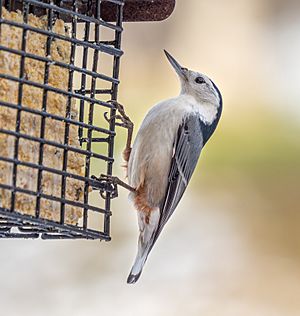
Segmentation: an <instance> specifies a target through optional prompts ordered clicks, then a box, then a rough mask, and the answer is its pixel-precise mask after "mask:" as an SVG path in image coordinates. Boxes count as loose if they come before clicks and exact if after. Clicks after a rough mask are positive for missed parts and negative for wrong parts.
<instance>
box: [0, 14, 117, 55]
mask: <svg viewBox="0 0 300 316" xmlns="http://www.w3.org/2000/svg"><path fill="white" fill-rule="evenodd" d="M0 23H3V24H7V25H11V26H15V27H19V28H21V29H23V30H29V31H33V32H36V33H39V34H42V35H46V36H49V35H52V36H53V38H55V39H60V40H63V41H66V42H70V43H73V44H76V45H78V46H83V47H88V48H92V49H97V50H100V51H101V52H103V53H107V54H109V55H118V56H120V55H122V54H123V52H122V51H121V50H116V49H115V48H112V47H111V46H108V45H104V44H100V43H99V45H95V44H92V43H90V42H84V41H80V40H78V39H76V38H71V37H67V36H64V35H61V34H58V33H53V32H52V33H50V32H49V31H46V30H42V29H38V28H36V27H33V26H30V25H28V24H22V23H19V22H15V21H9V20H5V19H0Z"/></svg>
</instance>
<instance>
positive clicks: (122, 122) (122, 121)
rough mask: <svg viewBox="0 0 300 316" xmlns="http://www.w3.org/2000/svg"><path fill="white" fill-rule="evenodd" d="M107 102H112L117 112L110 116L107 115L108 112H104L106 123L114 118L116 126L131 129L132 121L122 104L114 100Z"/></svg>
mask: <svg viewBox="0 0 300 316" xmlns="http://www.w3.org/2000/svg"><path fill="white" fill-rule="evenodd" d="M108 103H111V104H113V105H114V106H115V107H116V109H117V111H118V112H119V114H115V115H112V116H111V117H108V116H107V115H108V113H107V112H105V113H104V117H105V119H106V121H107V122H108V123H110V122H111V121H112V120H115V125H116V126H121V127H124V128H126V129H128V130H133V123H132V121H131V119H130V118H129V116H128V115H127V114H126V112H125V110H124V106H123V105H122V104H120V103H119V102H117V101H114V100H110V101H108Z"/></svg>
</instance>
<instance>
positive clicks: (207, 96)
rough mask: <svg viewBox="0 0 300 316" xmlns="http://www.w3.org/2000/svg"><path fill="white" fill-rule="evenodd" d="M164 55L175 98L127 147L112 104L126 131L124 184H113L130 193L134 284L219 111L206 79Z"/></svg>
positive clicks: (150, 116) (152, 113)
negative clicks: (174, 80)
mask: <svg viewBox="0 0 300 316" xmlns="http://www.w3.org/2000/svg"><path fill="white" fill-rule="evenodd" d="M164 52H165V55H166V57H167V59H168V61H169V62H170V64H171V66H172V67H173V69H174V70H175V72H176V73H177V75H178V78H179V81H180V85H181V91H180V94H179V95H178V96H177V97H174V98H170V99H167V100H164V101H161V102H159V103H158V104H156V105H154V106H153V107H152V108H151V109H150V110H149V112H148V113H147V114H146V116H145V118H144V120H143V122H142V124H141V126H140V128H139V130H138V132H137V135H136V137H135V140H134V143H133V146H132V147H131V138H132V128H133V123H132V122H131V121H130V119H129V118H128V117H127V116H126V115H125V112H124V108H123V106H120V105H118V104H117V105H118V106H117V108H118V109H119V111H120V113H121V114H122V115H121V116H122V117H123V120H122V121H123V122H125V121H126V122H127V123H126V124H125V127H127V128H128V139H127V145H126V148H125V150H124V152H123V157H124V159H125V161H126V166H127V177H128V184H125V183H124V182H122V181H121V180H118V181H116V183H119V184H120V185H123V186H124V187H125V188H127V189H128V190H129V191H130V193H129V198H130V200H132V201H133V204H134V206H135V208H136V210H137V217H138V226H139V238H138V249H137V255H136V258H135V260H134V263H133V266H132V269H131V271H130V273H129V276H128V278H127V283H129V284H133V283H136V282H137V280H138V279H139V277H140V276H141V273H142V270H143V267H144V264H145V262H146V260H147V258H148V255H149V253H150V251H151V250H152V248H153V246H154V244H155V243H156V241H157V239H158V237H159V235H160V234H161V232H162V230H163V228H164V226H165V224H166V223H167V222H168V220H169V219H170V217H171V215H172V214H173V212H174V211H175V209H176V207H177V205H178V203H179V201H180V200H181V198H182V196H183V194H184V192H185V190H186V188H187V185H188V183H189V181H190V179H191V177H192V174H193V172H194V170H195V167H196V165H197V162H198V159H199V156H200V153H201V151H202V149H203V147H204V146H205V144H206V143H207V141H208V140H209V139H210V137H211V136H212V134H213V133H214V131H215V129H216V127H217V125H218V122H219V120H220V117H221V113H222V108H223V101H222V96H221V93H220V91H219V89H218V88H217V86H216V85H215V83H214V82H213V81H212V80H211V79H209V78H208V77H207V76H206V75H204V74H202V73H199V72H196V71H193V70H189V69H188V68H185V67H182V66H181V65H180V64H179V63H178V62H177V61H176V60H175V58H174V57H172V56H171V54H169V53H168V52H167V51H166V50H164ZM121 116H118V118H121ZM119 125H120V124H119ZM123 126H124V124H123Z"/></svg>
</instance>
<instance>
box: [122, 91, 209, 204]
mask: <svg viewBox="0 0 300 316" xmlns="http://www.w3.org/2000/svg"><path fill="white" fill-rule="evenodd" d="M200 110H201V107H199V104H198V103H197V102H196V100H195V99H194V98H193V97H191V96H188V95H180V96H178V97H176V98H172V99H168V100H165V101H162V102H160V103H158V104H157V105H155V106H154V107H153V108H152V109H150V111H149V112H148V114H147V115H146V117H145V119H144V121H143V123H142V125H141V127H140V129H139V131H138V133H137V136H136V138H135V141H134V144H133V147H132V151H131V155H130V159H129V163H128V180H129V184H130V185H131V186H133V187H135V188H138V187H139V186H140V185H142V184H144V183H145V182H146V183H147V188H148V191H149V192H148V193H149V194H148V196H149V198H150V197H151V201H150V202H151V203H153V205H155V204H157V203H158V202H160V201H158V200H159V199H161V198H162V195H164V193H165V188H166V186H167V181H168V173H169V169H170V163H171V158H172V155H173V143H174V139H175V137H176V135H177V131H178V127H179V125H180V124H181V123H182V121H183V119H184V118H185V117H186V116H188V115H190V114H191V113H196V112H198V113H199V114H200V116H201V117H202V116H205V121H207V120H211V119H212V117H213V114H214V113H213V112H212V111H209V110H208V109H206V107H204V108H203V109H202V111H201V112H200ZM156 200H157V201H156Z"/></svg>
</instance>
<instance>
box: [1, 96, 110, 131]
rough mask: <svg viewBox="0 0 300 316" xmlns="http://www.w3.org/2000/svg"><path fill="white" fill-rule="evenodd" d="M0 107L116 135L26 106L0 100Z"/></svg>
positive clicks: (100, 128)
mask: <svg viewBox="0 0 300 316" xmlns="http://www.w3.org/2000/svg"><path fill="white" fill-rule="evenodd" d="M0 106H6V107H8V108H12V109H21V110H22V111H23V112H28V113H32V114H37V115H40V116H42V117H46V118H51V119H54V120H57V121H61V122H68V123H70V124H73V125H77V126H81V127H84V128H90V129H93V130H94V131H96V132H100V133H103V134H108V135H115V132H112V131H110V130H107V129H104V128H102V127H98V126H95V125H90V124H87V123H83V122H79V121H75V120H72V119H70V118H66V117H62V116H59V115H55V114H51V113H48V112H43V111H39V110H36V109H33V108H28V107H24V106H20V105H17V104H13V103H8V102H4V101H1V100H0Z"/></svg>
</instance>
